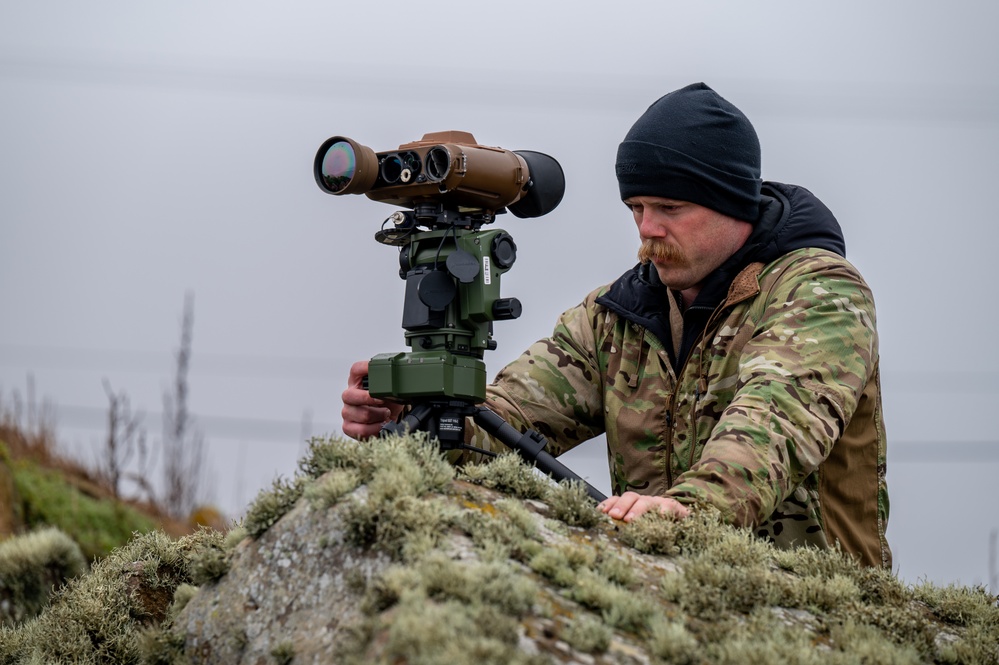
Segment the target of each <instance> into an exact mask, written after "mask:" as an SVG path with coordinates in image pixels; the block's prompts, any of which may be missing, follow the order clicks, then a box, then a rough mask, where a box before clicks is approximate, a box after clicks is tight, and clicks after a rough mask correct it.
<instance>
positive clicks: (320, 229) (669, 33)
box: [0, 0, 999, 591]
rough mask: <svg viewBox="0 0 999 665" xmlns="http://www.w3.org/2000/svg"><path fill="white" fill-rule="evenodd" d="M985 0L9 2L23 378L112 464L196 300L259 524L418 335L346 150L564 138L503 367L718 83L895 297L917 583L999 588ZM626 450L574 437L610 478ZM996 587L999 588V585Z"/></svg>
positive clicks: (895, 362)
mask: <svg viewBox="0 0 999 665" xmlns="http://www.w3.org/2000/svg"><path fill="white" fill-rule="evenodd" d="M995 7H996V6H995V5H993V4H992V3H982V2H949V3H946V4H945V3H929V2H906V3H901V2H889V3H868V2H837V3H821V4H820V3H801V2H773V3H742V2H720V3H702V2H696V3H695V2H689V3H672V2H661V1H642V2H631V3H625V4H620V5H618V6H615V7H613V8H610V7H609V6H608V5H607V4H606V3H594V2H579V3H572V4H567V3H554V2H551V3H544V2H537V1H536V0H535V1H533V2H527V1H524V0H513V1H507V2H503V3H491V4H489V5H488V6H485V5H484V3H463V2H433V1H429V2H423V3H407V2H395V1H383V2H378V3H319V2H283V3H262V2H239V3H236V2H213V3H203V2H193V1H192V2H172V3H166V4H164V3H160V4H158V5H155V6H151V5H148V4H146V3H135V2H125V1H122V2H90V3H86V4H83V3H73V2H31V3H27V2H25V3H4V5H3V6H2V7H0V101H2V106H0V150H2V152H0V317H2V321H3V325H2V326H0V389H2V390H3V394H4V396H5V398H6V399H10V395H11V394H12V393H13V392H14V391H19V392H20V393H21V394H24V393H25V392H26V390H27V385H28V377H29V376H31V377H33V382H34V386H35V392H36V394H37V395H38V396H39V398H42V397H44V398H46V399H47V400H49V401H50V402H52V403H53V404H54V405H55V406H56V413H57V426H58V431H59V434H60V437H61V439H62V440H63V441H64V443H65V445H66V446H67V448H71V449H73V450H74V451H76V453H77V454H80V455H92V454H93V449H94V447H95V446H96V445H97V443H98V442H99V441H100V439H101V437H102V434H103V428H104V420H103V419H104V413H105V410H106V408H107V398H106V396H105V394H104V390H103V388H102V385H101V382H102V379H104V378H106V379H108V380H109V381H110V383H111V385H112V386H113V387H114V388H115V389H116V390H121V391H125V392H127V394H128V395H129V397H130V399H131V403H132V405H133V406H134V407H136V408H139V409H141V410H142V411H143V412H144V414H145V416H144V422H145V424H146V426H147V428H148V430H149V433H150V437H151V438H153V439H155V438H158V437H159V426H158V414H159V412H160V410H161V408H162V402H161V395H162V392H163V390H164V389H165V388H166V387H167V386H168V383H169V381H170V377H171V372H172V367H173V360H172V354H173V353H174V352H175V350H176V348H177V346H178V344H179V338H180V317H181V311H182V307H183V302H184V297H185V293H187V292H191V293H193V294H194V301H195V305H194V317H195V320H194V342H193V352H194V355H193V359H192V368H191V376H190V388H191V395H190V406H191V408H192V410H193V412H194V414H195V416H196V417H197V423H198V425H199V427H200V428H201V430H202V431H203V432H204V433H205V436H206V439H207V440H208V443H209V446H210V460H209V463H210V468H211V469H212V473H213V475H212V499H213V500H214V501H215V502H216V503H217V504H218V505H220V506H221V507H223V509H225V510H226V511H227V512H228V513H229V514H230V515H233V516H237V515H240V514H242V511H243V510H244V509H245V506H246V504H247V503H248V502H249V501H250V500H252V498H253V496H254V495H255V494H256V492H257V491H258V490H259V489H260V488H261V487H264V486H268V485H269V484H270V482H271V480H272V479H273V478H274V477H275V476H277V475H285V476H287V475H290V474H292V473H294V470H295V463H296V461H297V459H298V457H299V456H300V454H301V452H302V450H303V448H304V445H303V443H302V441H303V439H304V438H305V436H306V435H307V434H309V433H312V434H323V433H336V432H338V431H339V427H340V417H339V410H340V399H339V395H340V392H341V390H342V389H343V387H344V384H345V377H346V373H347V368H348V367H349V365H350V363H351V362H352V361H353V360H356V359H361V358H368V357H370V356H372V355H374V354H375V353H381V352H385V351H401V350H405V346H404V340H403V332H402V330H401V328H400V320H401V311H402V309H401V308H402V296H403V287H404V284H403V282H402V281H400V280H399V278H398V276H397V262H396V253H395V250H393V249H392V248H389V247H386V246H382V245H379V244H378V243H376V242H375V241H374V240H373V234H374V232H375V231H376V230H377V229H378V228H379V227H380V225H381V222H382V220H384V219H385V217H387V216H388V215H389V214H390V213H391V212H392V210H393V208H392V207H390V206H386V205H385V204H381V203H374V202H372V201H370V200H368V199H366V198H365V197H360V196H350V197H336V198H335V197H331V196H328V195H326V194H324V193H322V192H321V191H320V190H319V189H318V188H317V187H316V185H315V181H314V179H313V176H312V162H313V158H314V156H315V152H316V150H317V149H318V147H319V145H320V144H321V143H322V142H323V141H324V140H325V139H326V138H328V137H329V136H332V135H345V136H350V137H352V138H354V139H356V140H358V141H359V142H361V143H363V144H366V145H368V146H371V147H372V148H374V149H375V150H387V149H390V148H394V147H397V146H398V145H399V144H401V143H405V142H408V141H412V140H414V139H417V138H419V137H421V136H422V135H423V134H424V133H426V132H431V131H440V130H446V129H460V130H465V131H469V132H472V133H473V134H474V136H475V137H476V139H477V140H478V141H479V142H480V143H483V144H487V145H497V146H502V147H505V148H509V149H529V150H537V151H541V152H545V153H548V154H550V155H552V156H554V157H556V158H557V159H558V160H559V161H560V162H561V164H562V166H563V169H564V171H565V174H566V180H567V185H566V194H565V198H564V200H563V202H562V204H561V205H560V206H559V208H558V209H556V210H555V211H554V212H552V213H551V214H549V215H547V216H545V217H543V218H540V219H531V220H520V219H516V218H512V217H510V218H501V219H500V222H498V223H497V224H496V226H499V227H501V228H505V229H506V230H507V231H509V232H510V233H511V234H512V235H513V236H514V238H515V240H516V242H517V245H518V247H519V254H518V261H517V263H516V265H515V266H514V267H513V269H512V270H511V271H510V273H508V274H507V275H506V276H505V277H504V284H503V291H504V295H505V296H514V297H517V298H519V299H520V300H521V302H522V303H523V307H524V315H523V316H522V317H521V318H520V319H518V320H516V321H507V322H501V323H498V324H497V325H496V339H497V340H498V342H499V348H498V349H497V350H496V351H494V352H490V353H489V354H487V357H486V361H487V364H488V366H489V368H490V374H492V373H494V372H495V371H496V370H498V369H499V368H500V367H501V366H502V365H503V364H504V363H505V362H507V361H509V360H510V359H512V358H513V357H515V355H517V354H518V353H519V352H520V351H521V350H523V349H524V348H526V346H527V345H528V344H530V343H531V342H532V341H534V340H535V339H537V338H538V337H541V336H544V335H547V334H548V333H549V332H550V330H551V327H552V324H553V322H554V320H555V318H556V317H557V316H558V314H559V313H560V312H562V311H563V310H564V309H566V308H568V307H571V306H573V305H575V304H576V303H577V302H579V300H580V299H581V298H582V297H583V296H584V295H585V294H586V293H587V292H588V291H590V290H591V289H592V288H594V287H596V286H598V285H600V284H602V283H605V282H608V281H610V280H612V279H614V278H615V277H616V276H617V275H619V274H620V273H621V272H623V271H624V270H625V269H627V268H628V267H629V266H630V265H632V264H633V263H634V260H635V258H634V257H635V249H636V246H637V245H636V239H635V232H634V227H633V224H632V222H631V220H630V216H629V214H628V213H627V211H626V210H625V208H624V207H623V206H622V205H621V203H620V201H619V199H618V196H617V185H616V182H615V180H614V171H613V164H614V155H615V151H616V149H617V144H618V143H619V142H620V140H621V138H622V137H623V136H624V134H625V133H626V132H627V130H628V128H629V127H630V125H631V123H632V122H633V121H634V120H635V119H636V118H637V117H638V116H639V115H640V114H641V113H642V112H643V111H644V110H645V108H646V107H647V106H648V105H649V104H650V103H652V102H653V101H655V99H657V98H658V97H659V96H661V95H662V94H664V93H665V92H668V91H670V90H673V89H675V88H678V87H681V86H683V85H686V84H687V83H690V82H694V81H705V82H707V83H708V84H709V85H711V86H712V87H714V88H715V89H716V90H717V91H718V92H719V93H720V94H722V95H723V96H725V97H726V98H728V99H729V100H730V101H732V102H733V103H735V104H736V105H737V106H739V107H740V108H741V109H742V110H743V111H744V112H745V113H746V114H747V115H748V116H749V117H750V119H751V120H752V121H753V123H754V124H755V126H756V128H757V131H758V133H759V135H760V139H761V142H762V145H763V174H764V177H765V178H767V179H771V180H779V181H784V182H791V183H795V184H800V185H804V186H806V187H808V188H809V189H811V190H812V191H813V192H814V193H815V194H816V195H818V196H819V197H820V198H821V199H823V200H824V201H825V202H826V204H827V205H828V206H829V207H830V208H831V209H832V210H833V212H834V213H835V214H836V216H837V217H838V218H839V220H840V223H841V224H842V226H843V229H844V232H845V234H846V239H847V253H848V257H849V258H850V259H851V260H852V261H853V262H854V263H855V264H856V265H857V266H858V267H859V268H860V269H861V271H862V272H863V273H864V275H865V277H866V278H867V279H868V281H869V282H870V283H871V285H872V287H873V289H874V293H875V297H876V300H877V306H878V324H879V329H880V334H881V352H882V371H883V376H884V392H885V395H884V400H885V412H886V418H887V427H888V435H889V440H890V452H889V489H890V492H891V496H892V512H891V519H890V524H889V538H890V540H891V543H892V545H893V548H894V551H895V558H896V570H897V571H898V572H899V574H900V575H901V576H902V577H903V578H904V579H906V580H908V581H911V582H915V581H918V580H920V579H930V580H932V581H935V582H939V583H945V582H951V581H955V582H960V583H963V584H972V583H988V582H989V562H988V557H989V534H990V532H991V531H992V530H995V529H997V528H999V517H997V511H996V507H997V505H999V489H997V486H999V485H997V483H996V482H995V478H996V477H997V476H999V444H997V443H996V441H997V437H996V435H995V424H994V422H993V421H992V419H991V416H992V415H993V414H995V413H996V411H997V409H996V405H995V401H996V398H997V396H999V388H997V386H996V384H997V379H999V351H997V344H996V342H995V341H994V340H993V334H994V332H995V330H996V328H997V326H996V323H997V316H996V313H995V312H996V305H995V304H994V296H993V293H992V289H991V288H990V284H991V281H992V280H991V279H990V278H991V277H992V275H993V271H994V265H995V260H994V258H993V252H994V247H995V241H996V239H997V237H999V232H997V230H996V227H997V223H999V220H997V219H996V214H995V212H994V205H993V200H994V197H995V190H996V183H997V182H999V163H997V155H999V85H997V82H996V78H995V73H994V71H995V66H996V63H997V62H999V46H997V41H996V39H995V36H994V27H995V25H996V24H997V19H999V10H997V9H996V8H995ZM599 445H600V444H599V443H598V444H596V445H593V446H589V447H584V448H583V449H582V450H580V451H574V452H573V453H572V454H570V455H569V456H568V458H567V461H568V463H569V464H570V465H572V466H573V467H574V468H575V469H576V470H577V471H578V472H580V473H581V474H582V475H585V476H587V477H589V478H590V480H591V482H593V483H594V484H596V485H597V486H599V487H602V488H603V489H605V490H606V488H607V487H608V481H607V471H606V464H605V461H604V458H603V452H602V450H600V448H599ZM993 590H994V591H995V589H993Z"/></svg>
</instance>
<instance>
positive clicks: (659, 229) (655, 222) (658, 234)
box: [638, 209, 666, 238]
mask: <svg viewBox="0 0 999 665" xmlns="http://www.w3.org/2000/svg"><path fill="white" fill-rule="evenodd" d="M638 233H639V235H641V236H642V237H643V238H665V237H666V225H665V224H663V223H662V221H661V220H660V219H659V218H658V216H657V215H656V214H655V212H653V211H651V210H648V209H646V210H643V211H642V217H641V219H640V220H639V222H638Z"/></svg>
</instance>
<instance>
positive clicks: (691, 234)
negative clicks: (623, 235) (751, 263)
mask: <svg viewBox="0 0 999 665" xmlns="http://www.w3.org/2000/svg"><path fill="white" fill-rule="evenodd" d="M624 203H625V205H627V206H628V207H629V208H630V209H631V212H632V214H633V215H634V216H635V224H637V225H638V235H639V236H640V237H641V239H642V247H641V249H639V252H638V258H639V260H640V261H642V262H643V263H647V262H651V263H652V264H653V265H654V266H655V267H656V272H658V273H659V279H660V280H661V281H662V283H663V284H665V285H666V286H668V287H670V288H671V289H677V290H679V291H684V290H687V289H692V288H695V287H698V288H699V287H700V285H701V282H703V281H704V278H705V277H707V276H708V275H709V274H710V273H711V272H712V271H713V270H714V269H715V268H717V267H718V266H720V265H721V264H722V263H724V262H725V260H726V259H728V258H729V257H730V256H732V255H733V254H734V253H735V252H736V251H737V250H738V249H739V248H740V247H742V245H743V244H744V243H745V242H746V238H748V237H749V234H750V233H751V232H752V230H753V227H752V225H751V224H749V223H747V222H743V221H740V220H737V219H734V218H732V217H728V216H726V215H723V214H721V213H718V212H715V211H714V210H711V209H710V208H705V207H704V206H701V205H697V204H696V203H689V202H687V201H677V200H675V199H664V198H661V197H658V196H633V197H631V198H628V199H626V200H625V202H624Z"/></svg>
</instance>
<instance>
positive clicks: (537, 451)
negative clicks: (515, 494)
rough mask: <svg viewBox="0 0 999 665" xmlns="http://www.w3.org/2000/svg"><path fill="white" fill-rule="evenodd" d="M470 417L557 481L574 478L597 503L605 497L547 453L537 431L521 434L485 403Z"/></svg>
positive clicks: (542, 439)
mask: <svg viewBox="0 0 999 665" xmlns="http://www.w3.org/2000/svg"><path fill="white" fill-rule="evenodd" d="M473 417H474V419H475V424H476V425H478V426H479V427H481V428H482V429H484V430H485V431H486V432H488V433H489V434H490V435H492V436H494V437H495V438H497V439H499V440H500V442H502V443H503V444H504V445H506V446H507V447H509V448H512V449H513V450H515V451H516V452H517V454H519V455H520V456H521V457H522V458H523V459H525V460H526V461H528V462H530V463H532V464H534V466H536V467H538V468H539V469H540V470H541V471H542V472H544V473H546V474H548V476H550V477H551V478H553V479H554V480H555V481H556V482H559V481H562V480H573V481H576V482H579V483H582V484H583V486H584V487H585V489H586V493H587V494H588V495H589V496H590V498H591V499H593V500H594V501H596V502H597V503H599V502H601V501H603V500H604V499H606V498H607V497H606V496H604V495H603V494H601V493H600V491H599V490H597V489H596V488H595V487H593V486H592V485H590V484H589V483H588V482H586V481H585V480H583V479H582V478H580V477H579V476H578V475H576V474H575V473H573V472H572V470H571V469H569V467H567V466H565V465H564V464H562V463H561V462H559V461H558V460H556V459H555V458H554V457H552V456H551V455H550V454H549V453H548V452H546V451H545V445H547V443H548V440H547V439H545V437H544V436H543V435H542V434H541V433H540V432H536V431H534V430H528V431H527V432H526V433H525V434H521V433H520V432H518V431H517V430H516V429H515V428H513V427H512V426H511V425H510V424H509V423H508V422H506V421H505V420H503V419H502V418H500V417H499V415H497V414H496V413H495V412H493V411H491V410H489V408H487V407H484V406H480V407H478V408H477V409H476V411H475V413H474V414H473Z"/></svg>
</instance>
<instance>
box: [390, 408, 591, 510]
mask: <svg viewBox="0 0 999 665" xmlns="http://www.w3.org/2000/svg"><path fill="white" fill-rule="evenodd" d="M468 416H471V417H472V419H473V420H474V421H475V424H476V425H478V426H479V427H481V428H482V429H483V430H485V432H486V433H487V434H489V435H490V436H492V437H494V438H496V439H498V440H499V441H500V442H501V443H503V444H504V445H506V446H507V447H508V448H511V449H513V450H514V451H515V452H516V453H517V454H518V455H520V457H521V459H523V460H525V461H526V462H528V463H529V464H533V465H534V466H535V467H537V468H538V469H539V470H540V471H542V472H543V473H545V474H547V475H548V476H549V477H551V478H552V479H553V480H555V481H556V482H561V481H563V480H571V481H575V482H579V483H582V485H583V487H584V489H585V490H586V493H587V495H589V497H590V498H591V499H593V500H594V501H596V502H598V503H599V502H601V501H603V500H604V499H606V498H607V497H606V496H604V495H603V494H601V493H600V491H599V490H597V489H596V488H595V487H593V486H592V485H590V484H589V483H588V482H586V481H585V480H583V479H582V478H580V477H579V476H578V475H576V474H575V473H574V472H573V471H572V470H571V469H569V468H568V467H567V466H565V465H564V464H562V463H561V462H559V461H558V460H556V459H555V458H554V457H552V456H551V454H550V453H548V452H547V451H546V450H545V446H546V445H548V440H547V439H546V438H545V437H544V435H543V434H541V433H540V432H538V431H536V430H532V429H529V430H527V432H525V433H523V434H521V433H520V432H518V431H517V430H516V429H515V428H514V427H512V426H511V425H510V424H509V423H508V422H506V421H505V420H503V419H502V418H501V417H500V416H499V415H498V414H497V413H496V412H495V411H492V410H490V409H489V408H488V407H485V406H478V405H475V404H471V403H469V402H465V401H462V400H430V401H424V402H419V403H417V404H416V405H415V406H413V409H412V411H410V412H409V413H408V414H407V415H406V416H405V417H404V418H402V420H400V421H399V422H397V423H386V424H385V425H383V426H382V434H383V435H384V434H405V433H407V432H413V431H421V432H427V433H428V434H429V435H430V436H431V437H433V438H436V439H437V441H438V442H439V445H440V447H441V449H442V450H471V451H473V452H478V453H482V454H485V455H490V456H494V455H495V453H493V452H492V451H488V450H482V449H480V448H476V447H475V446H469V445H466V444H465V418H466V417H468Z"/></svg>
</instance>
